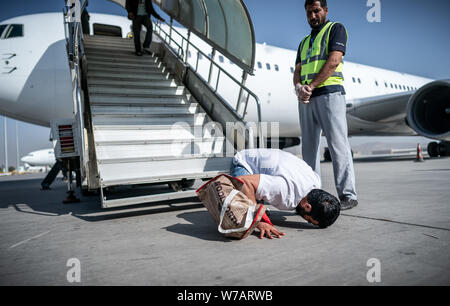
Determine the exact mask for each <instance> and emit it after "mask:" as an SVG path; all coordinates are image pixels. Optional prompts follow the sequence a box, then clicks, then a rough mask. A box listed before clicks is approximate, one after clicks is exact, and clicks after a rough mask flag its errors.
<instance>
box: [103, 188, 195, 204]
mask: <svg viewBox="0 0 450 306" xmlns="http://www.w3.org/2000/svg"><path fill="white" fill-rule="evenodd" d="M196 196H197V194H196V193H195V189H188V190H184V191H178V192H175V191H165V192H161V191H159V192H156V193H153V194H149V195H144V196H131V197H130V196H129V197H122V198H115V199H109V198H107V197H104V198H103V200H102V207H103V208H113V207H121V206H128V205H137V204H144V203H154V202H162V201H169V200H176V199H184V198H191V197H196Z"/></svg>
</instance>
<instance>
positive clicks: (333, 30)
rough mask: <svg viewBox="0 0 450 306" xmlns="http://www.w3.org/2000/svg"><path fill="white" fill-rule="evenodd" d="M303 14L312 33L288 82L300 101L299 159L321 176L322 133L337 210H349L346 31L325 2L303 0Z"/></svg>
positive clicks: (352, 193) (353, 201)
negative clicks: (326, 148) (329, 158)
mask: <svg viewBox="0 0 450 306" xmlns="http://www.w3.org/2000/svg"><path fill="white" fill-rule="evenodd" d="M305 10H306V16H307V19H308V23H309V25H310V26H311V28H312V32H311V34H310V35H308V36H307V37H305V38H304V39H303V40H302V41H301V43H300V46H299V48H298V53H297V60H296V66H295V72H294V80H293V81H294V86H295V90H296V93H297V96H298V100H299V115H300V126H301V130H302V153H303V159H304V160H305V162H306V163H307V164H308V165H309V166H310V167H311V168H312V169H313V170H314V171H315V172H317V173H318V174H320V155H319V154H320V152H319V145H320V136H321V131H322V130H323V132H324V134H325V137H326V138H327V143H328V148H329V150H330V154H331V159H332V162H333V170H334V179H335V184H336V189H337V193H338V196H339V199H340V201H341V209H342V210H346V209H351V208H353V207H355V206H356V205H358V201H357V194H356V188H355V174H354V168H353V159H352V154H351V149H350V144H349V142H348V128H347V119H346V101H345V89H344V86H343V80H344V75H343V71H344V64H343V57H344V55H345V52H346V47H347V39H348V35H347V30H346V29H345V27H344V26H343V25H342V24H340V23H334V22H331V21H328V20H327V15H328V6H327V1H326V0H320V1H316V0H306V1H305Z"/></svg>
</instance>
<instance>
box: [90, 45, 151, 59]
mask: <svg viewBox="0 0 450 306" xmlns="http://www.w3.org/2000/svg"><path fill="white" fill-rule="evenodd" d="M84 50H85V53H86V56H89V54H96V55H104V56H110V57H121V56H124V57H125V58H144V57H145V58H148V59H153V58H155V57H153V56H151V55H148V54H145V55H143V56H137V55H136V54H135V53H134V52H135V51H134V49H129V48H125V49H108V48H106V49H105V48H100V47H96V46H92V47H89V46H87V45H85V47H84Z"/></svg>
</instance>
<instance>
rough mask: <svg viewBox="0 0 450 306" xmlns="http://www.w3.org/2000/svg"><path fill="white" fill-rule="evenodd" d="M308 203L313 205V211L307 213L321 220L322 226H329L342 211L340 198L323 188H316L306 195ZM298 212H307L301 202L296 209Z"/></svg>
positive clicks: (302, 213)
mask: <svg viewBox="0 0 450 306" xmlns="http://www.w3.org/2000/svg"><path fill="white" fill-rule="evenodd" d="M306 198H307V200H308V203H309V204H310V205H311V212H310V213H306V215H308V216H311V217H312V218H313V219H314V220H316V221H318V222H319V224H318V225H319V227H320V228H327V227H328V226H330V225H332V224H333V223H334V222H335V221H336V220H337V218H338V217H339V214H340V212H341V203H340V202H339V200H338V199H337V198H336V197H335V196H333V195H332V194H329V193H328V192H326V191H324V190H321V189H314V190H312V191H311V192H310V193H308V195H307V196H306ZM295 210H296V211H297V214H299V215H301V216H304V215H305V212H304V210H303V209H302V207H301V205H300V204H299V205H298V206H297V207H296V209H295Z"/></svg>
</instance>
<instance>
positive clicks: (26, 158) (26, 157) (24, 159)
mask: <svg viewBox="0 0 450 306" xmlns="http://www.w3.org/2000/svg"><path fill="white" fill-rule="evenodd" d="M20 161H21V162H24V163H28V161H29V157H28V156H24V157H22V158H21V159H20Z"/></svg>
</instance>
